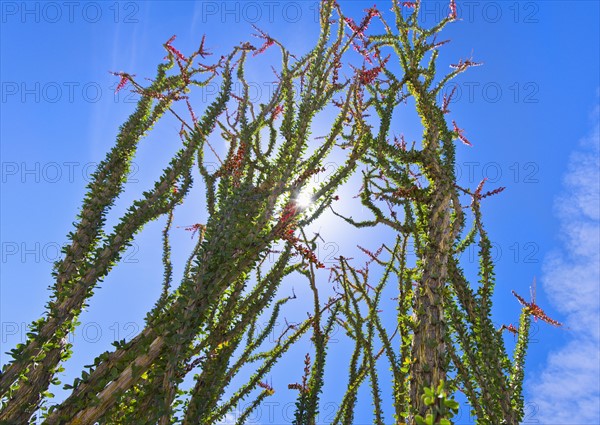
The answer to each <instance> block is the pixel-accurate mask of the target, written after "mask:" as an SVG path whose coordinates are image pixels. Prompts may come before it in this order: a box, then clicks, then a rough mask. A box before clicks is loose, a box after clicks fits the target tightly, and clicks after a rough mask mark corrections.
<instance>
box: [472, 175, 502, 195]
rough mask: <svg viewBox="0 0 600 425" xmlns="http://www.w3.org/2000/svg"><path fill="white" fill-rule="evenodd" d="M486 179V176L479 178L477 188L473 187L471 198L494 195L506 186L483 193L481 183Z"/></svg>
mask: <svg viewBox="0 0 600 425" xmlns="http://www.w3.org/2000/svg"><path fill="white" fill-rule="evenodd" d="M486 181H487V177H486V178H484V179H483V180H481V182H479V184H478V185H477V189H475V193H474V194H473V198H475V199H483V198H487V197H488V196H492V195H496V194H498V193H500V192H502V191H503V190H504V189H506V187H504V186H500V187H499V188H497V189H494V190H490V191H487V192H485V193H484V194H482V193H481V190H482V189H483V185H484V183H485V182H486Z"/></svg>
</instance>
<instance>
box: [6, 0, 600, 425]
mask: <svg viewBox="0 0 600 425" xmlns="http://www.w3.org/2000/svg"><path fill="white" fill-rule="evenodd" d="M457 3H458V6H459V17H460V18H461V21H459V22H456V23H453V24H450V25H449V26H448V27H447V28H446V30H445V31H444V33H443V36H444V38H449V39H451V40H452V43H450V44H449V45H447V46H446V47H445V48H443V49H442V53H441V55H440V62H439V63H440V68H441V66H442V65H448V64H450V63H455V62H456V61H457V60H458V59H460V58H469V57H470V56H471V55H472V57H473V60H475V61H478V62H483V63H484V66H482V67H477V68H473V69H471V70H469V71H468V72H467V73H465V74H462V75H461V76H460V77H459V78H458V79H457V80H455V84H456V85H457V92H458V96H457V97H456V98H455V102H453V104H452V105H451V110H452V112H451V116H450V119H455V120H456V121H457V123H458V124H459V126H460V127H461V128H464V129H465V131H466V134H467V136H468V138H469V139H470V140H471V142H472V143H473V145H474V146H473V147H466V146H463V145H460V146H458V148H457V158H458V160H457V166H458V172H459V173H460V176H461V183H463V184H464V185H469V186H471V187H475V186H476V185H477V184H478V183H479V181H480V180H481V179H482V178H484V177H487V178H488V182H489V183H488V184H489V186H488V187H489V188H490V189H491V188H495V187H497V186H506V187H507V189H506V190H505V191H504V192H503V193H502V194H501V195H499V196H495V197H493V198H490V199H489V200H488V202H487V203H486V204H484V213H485V216H486V222H487V228H488V230H489V233H490V237H491V239H492V241H493V243H494V247H495V250H496V253H497V254H496V260H497V261H496V264H497V269H496V274H497V281H498V284H497V289H496V297H495V310H494V321H496V322H497V323H498V325H501V324H502V323H511V322H513V323H516V321H517V320H518V314H519V304H518V303H517V301H516V300H515V299H514V297H513V296H512V295H511V293H510V290H511V289H514V290H516V291H517V292H519V293H521V294H522V295H526V296H528V293H529V285H530V283H531V281H532V280H533V278H534V276H535V277H536V278H537V282H538V284H537V289H538V290H537V303H538V304H539V305H540V306H542V307H543V308H544V309H545V311H546V312H547V313H548V314H549V315H550V316H551V317H553V318H555V319H557V320H559V321H561V322H565V323H566V326H567V327H568V328H569V329H568V330H567V329H557V328H553V327H550V326H546V325H545V324H543V323H540V322H538V323H537V324H535V323H534V327H533V331H534V335H533V341H532V344H531V346H530V351H529V355H528V358H527V366H526V371H527V378H526V380H527V382H526V401H527V410H526V412H527V418H526V421H525V423H539V424H545V425H567V424H592V423H600V412H599V409H600V402H599V400H600V388H599V386H600V374H599V367H598V364H599V362H600V359H599V358H598V351H599V329H600V319H599V315H598V310H599V308H600V299H599V298H600V295H599V289H598V282H599V281H600V278H599V276H598V270H599V268H600V262H599V254H598V249H599V244H600V241H599V228H598V223H599V203H600V202H599V199H598V193H599V188H598V182H599V176H598V144H599V140H598V126H599V122H598V101H599V94H600V93H599V87H600V81H599V63H598V62H599V57H600V55H599V53H600V46H599V40H600V30H599V25H598V22H599V20H598V18H599V15H600V10H599V3H598V2H597V1H570V2H563V1H522V2H517V1H500V2H497V1H469V2H467V1H460V0H458V1H457ZM317 4H318V3H317V2H314V1H285V2H279V1H273V2H254V1H248V2H235V1H227V2H223V1H202V2H191V1H189V2H186V1H180V2H160V1H151V2H73V3H70V6H68V5H65V3H62V2H50V3H43V2H29V3H22V2H8V1H5V2H2V3H1V12H2V15H1V29H0V31H1V33H0V35H1V40H0V43H1V60H2V61H1V64H0V73H1V75H0V82H1V92H0V107H1V114H0V137H1V148H0V153H1V166H2V176H1V205H0V212H1V222H0V230H1V235H0V242H1V244H2V245H1V246H2V253H1V256H2V260H1V261H2V263H1V275H0V277H1V284H0V295H1V300H0V308H1V311H0V322H1V326H2V328H1V335H0V343H1V345H2V347H1V350H0V351H1V352H2V354H1V357H0V359H1V361H0V363H4V362H5V361H6V356H5V355H4V352H5V351H8V350H9V349H10V348H12V347H13V346H14V345H15V344H16V343H18V342H20V341H21V340H22V338H23V336H24V334H25V332H26V325H27V324H28V323H30V322H31V321H32V320H34V319H36V318H37V317H38V315H39V314H40V313H41V312H42V311H43V305H44V303H45V301H46V297H47V295H48V291H47V289H46V288H47V286H48V285H50V283H51V281H50V271H51V266H52V262H53V261H54V260H55V259H56V258H57V255H58V247H59V246H61V245H62V244H64V243H65V242H66V239H65V236H66V234H67V232H68V231H70V230H71V223H72V222H73V220H74V218H75V214H76V211H77V209H78V207H79V205H80V202H81V199H82V196H83V194H84V193H85V185H86V184H87V181H88V178H87V177H88V176H89V174H91V172H92V171H93V166H94V164H95V163H97V162H99V161H100V160H102V159H103V157H104V155H105V152H106V151H107V150H108V149H109V148H110V147H111V146H112V144H113V142H114V138H115V135H116V133H117V130H118V127H119V125H120V124H121V123H122V122H123V121H124V120H125V119H126V117H127V116H128V114H129V113H130V112H131V111H132V109H133V107H134V103H133V102H135V98H134V97H130V96H128V95H127V92H126V91H122V92H120V93H119V94H118V95H114V93H113V92H114V89H115V87H116V84H117V82H118V78H116V77H113V76H111V75H110V74H109V73H108V71H126V72H130V73H132V74H136V75H137V76H138V77H139V78H142V77H146V76H148V77H151V76H153V75H154V71H155V66H156V64H158V63H159V62H160V61H161V60H162V58H163V57H164V55H165V54H164V50H163V48H162V44H163V43H164V42H165V41H166V40H168V39H169V38H170V37H171V36H172V35H173V34H177V39H176V41H175V43H174V44H175V45H176V46H177V47H178V48H179V49H180V50H181V51H182V52H184V53H185V52H190V51H192V50H193V49H195V48H196V47H197V45H198V44H199V42H200V39H201V37H202V35H203V34H206V42H207V45H208V46H209V48H211V49H212V51H213V52H214V53H215V54H224V53H226V52H227V51H228V50H229V49H230V48H231V47H232V46H234V45H236V44H237V43H239V42H241V41H245V40H249V41H255V39H254V38H252V37H251V34H252V33H254V30H253V28H252V24H256V25H258V26H259V27H260V28H262V29H264V30H266V31H267V32H268V33H269V34H270V35H272V36H273V37H275V38H277V39H279V40H280V41H282V42H283V43H284V44H285V45H286V46H287V47H288V48H289V49H290V50H291V51H296V52H299V53H303V52H305V51H306V50H307V49H308V48H309V46H310V45H311V43H312V42H314V40H315V38H316V34H317V32H316V30H317V21H316V20H315V10H316V6H317ZM340 4H341V6H342V8H343V9H344V10H345V11H346V13H347V14H348V15H350V16H353V17H354V18H355V19H360V18H361V17H362V9H364V8H366V7H369V6H372V4H373V2H362V1H361V2H359V1H343V0H342V1H340ZM377 5H378V6H380V8H381V9H388V8H389V6H388V2H377ZM423 8H424V11H425V12H426V13H425V14H424V15H423V17H422V18H423V21H424V23H426V24H433V23H434V22H435V21H437V20H438V19H439V18H440V17H442V16H444V15H445V14H446V13H447V2H446V1H441V2H435V1H425V2H424V6H423ZM271 59H272V60H273V62H272V64H274V65H278V57H277V55H276V54H274V53H273V54H271V55H270V56H268V55H266V56H265V62H264V64H267V62H268V61H269V60H271ZM264 72H265V71H264V69H262V68H259V67H257V68H256V69H255V70H254V75H253V76H252V78H255V79H256V82H257V87H259V88H261V87H262V89H261V91H260V92H257V97H260V96H263V97H264V96H266V95H267V93H266V91H265V86H263V85H261V84H260V82H262V81H264V78H265V77H264ZM269 72H270V71H269ZM407 117H412V115H410V114H409V115H407ZM405 123H406V124H405ZM417 124H418V122H417V121H415V120H414V119H413V120H412V121H411V120H410V119H409V120H403V121H402V122H399V123H398V124H397V125H395V126H394V129H395V131H396V134H400V133H404V134H405V135H413V137H416V136H417V134H418V131H419V129H418V127H417ZM176 131H177V126H176V125H175V124H173V123H167V124H165V125H164V126H162V127H160V128H157V133H156V134H155V135H153V136H151V137H150V138H149V139H148V141H147V142H145V143H144V144H143V145H142V147H141V149H140V152H139V156H138V157H137V158H136V159H135V164H136V165H135V167H134V170H135V175H134V176H133V178H134V179H135V180H134V181H132V182H129V183H128V184H127V186H126V188H127V191H126V193H125V195H124V197H123V204H121V205H120V206H118V207H117V208H116V212H119V211H123V210H124V208H125V207H126V205H127V204H126V202H127V200H130V199H133V197H134V196H135V194H136V193H140V192H141V191H142V190H145V189H146V187H147V186H148V184H149V181H150V179H152V178H155V177H157V176H158V173H159V172H160V170H161V168H162V167H163V166H164V165H165V164H166V160H167V159H166V158H167V155H169V154H171V153H172V152H174V150H175V149H176V147H177V140H178V139H177V137H176ZM352 184H354V183H353V182H351V184H350V185H348V186H347V187H345V188H343V189H342V194H343V195H344V196H345V198H346V199H350V198H351V195H353V194H355V193H356V191H357V188H356V187H352ZM342 205H343V206H342V207H341V208H342V209H345V211H346V212H347V213H350V214H355V215H358V214H360V209H361V207H360V206H357V205H355V204H352V201H348V203H346V204H342ZM200 215H202V214H201V213H200ZM115 217H116V216H115ZM201 219H202V217H198V214H197V213H196V214H194V212H192V211H189V210H185V211H183V212H182V214H181V215H180V216H178V217H176V222H175V224H176V225H178V226H185V225H189V224H193V223H195V222H199V221H201ZM332 222H333V221H330V218H328V217H324V219H323V221H322V222H320V223H317V225H316V226H317V229H320V230H321V232H322V236H323V237H324V240H325V241H324V242H323V244H322V245H320V247H319V249H320V255H322V256H327V255H331V256H337V255H339V254H344V253H346V252H354V251H356V249H355V245H356V243H357V240H360V241H361V244H363V245H366V244H367V243H368V242H370V243H371V245H370V246H371V247H377V246H378V245H379V242H378V240H374V239H375V238H374V236H373V235H375V236H376V237H377V238H384V239H385V238H386V237H388V238H389V236H390V235H389V234H385V232H383V231H380V232H375V233H370V234H366V235H365V234H364V233H363V234H362V235H359V234H358V233H352V232H351V231H350V229H348V228H346V227H344V226H343V225H332V224H331V223H332ZM161 228H162V221H161V222H157V223H152V224H150V225H149V226H147V228H146V229H145V230H144V232H142V233H141V234H140V236H139V239H138V240H137V241H136V244H134V246H133V248H131V249H130V251H128V254H127V255H126V258H125V263H124V264H122V265H120V266H119V267H117V268H116V269H115V270H114V272H113V273H111V275H110V276H109V277H108V278H107V279H106V281H105V283H104V284H103V285H102V289H100V290H98V291H96V295H95V297H94V299H93V300H92V302H91V307H90V309H89V311H87V312H85V313H84V314H83V315H82V317H81V321H82V327H81V328H80V331H79V333H76V335H75V337H74V344H75V350H76V352H77V350H80V351H79V354H77V355H76V356H75V357H74V358H73V359H72V360H70V361H69V363H68V367H67V374H68V376H70V377H72V376H74V375H75V374H77V373H78V370H79V369H80V367H81V365H84V364H88V363H89V360H90V359H91V358H93V356H95V355H96V354H97V353H100V352H101V351H103V350H105V349H107V348H108V347H109V345H110V342H111V341H112V340H114V339H117V338H118V339H121V338H125V337H130V336H131V335H134V334H135V333H137V331H138V330H139V329H141V326H143V317H144V314H145V312H146V311H147V309H148V308H149V306H151V305H152V304H153V303H154V301H155V299H156V297H157V296H158V294H159V291H160V282H161V277H160V276H161V271H160V269H157V267H156V264H158V263H159V262H160V254H161V253H160V250H159V249H156V248H153V246H156V244H157V243H158V240H159V232H160V230H161ZM358 238H360V239H358ZM370 238H371V239H372V240H369V239H370ZM176 240H177V241H178V243H179V245H180V246H178V248H177V249H176V251H175V255H177V254H179V255H181V256H182V258H185V256H186V252H187V251H186V250H187V249H189V248H190V245H191V243H193V241H191V240H190V238H189V234H188V233H187V232H184V231H183V230H181V229H180V235H179V236H176ZM469 261H470V260H469V259H467V262H469ZM471 264H472V266H473V268H474V267H475V266H476V263H474V262H473V261H471ZM289 285H293V282H290V283H289ZM295 288H296V289H297V293H298V294H299V295H302V294H303V291H302V289H298V284H297V285H296V286H295ZM304 295H306V297H305V301H306V302H307V304H306V306H307V307H306V308H304V305H302V304H301V303H302V302H303V301H302V296H300V298H301V300H300V301H298V303H297V304H295V305H294V307H293V311H290V312H289V315H288V317H290V318H292V317H294V316H297V317H299V318H300V317H302V315H304V314H305V311H306V309H308V308H309V307H308V305H309V303H310V300H309V298H308V293H307V292H304ZM510 339H511V337H509V338H508V339H507V342H508V343H509V345H510ZM344 349H345V348H344V346H343V342H342V339H340V343H339V346H336V347H335V349H334V350H333V352H335V353H337V352H338V351H339V352H340V353H343V352H344ZM306 351H307V347H302V346H300V347H297V349H295V350H294V351H292V352H291V353H290V356H289V359H288V360H287V361H289V363H288V364H293V365H295V367H293V368H291V369H290V368H288V369H285V368H283V369H280V370H278V371H274V372H273V377H272V379H273V383H274V385H275V387H276V388H275V389H276V390H279V391H278V394H277V396H276V398H274V399H273V400H276V403H277V404H273V405H270V406H271V407H264V408H263V409H262V410H261V412H262V416H261V417H260V418H256V422H257V423H262V424H274V423H286V422H287V421H286V416H285V415H286V407H285V406H286V403H288V402H290V401H292V399H293V395H294V394H293V392H292V391H289V390H287V384H288V383H291V382H296V381H298V380H299V379H300V371H301V366H300V362H301V359H302V357H303V355H304V352H306ZM290 370H291V371H290ZM330 371H331V372H330V373H332V375H336V374H341V376H345V373H346V369H345V366H344V367H343V368H340V369H337V368H336V367H335V366H333V367H332V368H331V369H330ZM70 379H71V378H70ZM66 381H69V379H67V380H66ZM337 393H338V391H336V389H335V388H334V387H332V388H329V389H326V392H325V393H324V397H323V403H324V405H323V406H324V408H323V415H322V418H321V423H327V414H328V413H330V412H331V411H333V407H334V406H335V402H336V400H338V398H336V395H337ZM57 395H59V392H57ZM364 396H368V394H366V393H365V394H364ZM327 403H329V404H327ZM370 410H371V409H370V407H369V406H368V404H367V405H366V406H365V408H364V412H362V411H361V412H360V417H359V418H357V424H358V423H365V424H367V423H370V416H369V412H370ZM289 411H290V412H291V411H292V409H291V408H290V410H289ZM271 413H272V415H271ZM388 419H389V420H390V421H391V418H389V415H388ZM359 420H360V421H363V422H358V421H359ZM458 423H465V424H466V423H469V418H468V412H467V411H466V410H465V411H463V412H462V417H461V420H460V421H459V422H458Z"/></svg>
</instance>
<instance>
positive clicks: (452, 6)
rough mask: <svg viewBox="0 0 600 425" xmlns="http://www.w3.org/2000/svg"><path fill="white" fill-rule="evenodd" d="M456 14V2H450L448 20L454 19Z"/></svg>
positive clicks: (452, 0)
mask: <svg viewBox="0 0 600 425" xmlns="http://www.w3.org/2000/svg"><path fill="white" fill-rule="evenodd" d="M457 16H458V14H457V13H456V0H450V15H449V18H450V19H456V18H457Z"/></svg>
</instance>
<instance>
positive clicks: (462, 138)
mask: <svg viewBox="0 0 600 425" xmlns="http://www.w3.org/2000/svg"><path fill="white" fill-rule="evenodd" d="M452 125H454V133H455V134H456V137H458V139H459V140H460V141H461V142H463V143H464V144H465V145H467V146H473V145H472V144H471V142H469V140H468V139H467V138H466V137H465V134H464V133H465V131H464V130H462V129H460V128H458V126H457V125H456V121H452Z"/></svg>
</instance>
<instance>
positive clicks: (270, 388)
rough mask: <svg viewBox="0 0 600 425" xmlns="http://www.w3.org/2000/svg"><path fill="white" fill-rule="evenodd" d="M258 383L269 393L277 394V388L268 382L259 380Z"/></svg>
mask: <svg viewBox="0 0 600 425" xmlns="http://www.w3.org/2000/svg"><path fill="white" fill-rule="evenodd" d="M257 385H258V386H259V387H261V388H264V389H265V390H266V391H267V393H268V394H269V395H273V394H275V390H274V389H273V387H272V386H271V385H269V384H267V383H266V382H259V383H258V384H257Z"/></svg>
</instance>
